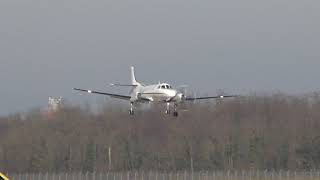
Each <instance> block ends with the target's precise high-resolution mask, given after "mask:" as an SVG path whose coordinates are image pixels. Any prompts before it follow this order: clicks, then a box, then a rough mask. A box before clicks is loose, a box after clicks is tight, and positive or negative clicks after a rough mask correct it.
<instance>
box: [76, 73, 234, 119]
mask: <svg viewBox="0 0 320 180" xmlns="http://www.w3.org/2000/svg"><path fill="white" fill-rule="evenodd" d="M110 85H111V86H125V87H131V90H130V93H129V95H128V96H127V95H120V94H112V93H105V92H100V91H94V90H86V89H79V88H73V89H74V90H76V91H83V92H87V93H90V94H100V95H106V96H110V97H112V98H117V99H124V100H127V101H129V102H130V105H131V106H130V110H129V113H130V115H133V114H134V104H136V103H146V102H147V103H150V102H154V103H166V105H167V108H166V111H165V113H166V114H170V112H171V111H170V105H171V104H173V107H174V108H173V110H174V111H173V115H174V116H178V111H177V106H178V104H179V103H182V102H184V101H194V100H199V99H223V98H227V97H236V96H230V95H229V96H224V95H220V96H206V97H186V95H185V94H184V93H182V92H180V91H179V90H177V89H174V88H173V87H172V86H171V85H170V84H168V83H160V82H159V83H158V84H153V85H144V84H142V83H139V82H138V81H136V78H135V73H134V67H131V84H110Z"/></svg>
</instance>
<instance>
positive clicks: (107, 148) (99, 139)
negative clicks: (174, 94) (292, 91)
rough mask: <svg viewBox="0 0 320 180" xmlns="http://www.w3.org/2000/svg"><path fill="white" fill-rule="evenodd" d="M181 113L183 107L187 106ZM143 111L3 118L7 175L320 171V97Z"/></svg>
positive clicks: (0, 148) (2, 163)
mask: <svg viewBox="0 0 320 180" xmlns="http://www.w3.org/2000/svg"><path fill="white" fill-rule="evenodd" d="M181 108H182V107H181ZM183 108H186V109H187V111H185V110H183V111H181V112H180V116H179V117H178V118H174V117H172V116H167V115H165V114H164V113H163V111H164V107H160V108H158V107H156V108H151V109H149V110H147V111H137V113H136V114H135V116H129V115H128V112H127V107H121V106H119V107H111V106H108V105H106V107H105V108H103V110H101V111H100V112H99V113H92V112H91V111H90V110H88V109H84V108H79V107H73V106H69V107H65V108H63V109H61V110H60V111H59V112H57V113H55V114H53V115H51V116H47V115H45V114H43V113H42V112H41V111H32V112H29V113H27V115H24V116H21V115H11V116H8V117H2V118H0V169H1V170H3V171H7V172H47V171H49V172H66V171H88V172H91V171H107V170H113V171H125V170H163V171H180V170H192V169H193V170H194V171H197V170H226V169H227V170H250V169H252V170H256V169H259V170H265V169H267V170H280V169H281V170H310V169H319V168H320V96H319V95H318V94H312V95H308V96H299V97H298V96H287V95H283V94H277V95H272V96H257V95H252V96H246V97H238V98H235V99H229V100H223V101H208V102H202V103H196V104H193V103H190V104H189V105H185V107H183Z"/></svg>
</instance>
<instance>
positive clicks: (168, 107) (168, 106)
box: [165, 103, 170, 114]
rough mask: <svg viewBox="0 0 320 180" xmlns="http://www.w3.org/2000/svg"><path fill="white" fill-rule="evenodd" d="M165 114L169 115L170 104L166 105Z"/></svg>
mask: <svg viewBox="0 0 320 180" xmlns="http://www.w3.org/2000/svg"><path fill="white" fill-rule="evenodd" d="M165 113H166V114H170V103H167V109H166V111H165Z"/></svg>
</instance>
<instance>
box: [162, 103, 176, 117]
mask: <svg viewBox="0 0 320 180" xmlns="http://www.w3.org/2000/svg"><path fill="white" fill-rule="evenodd" d="M177 106H178V105H177V104H174V111H173V116H174V117H178V111H177ZM165 113H166V114H170V103H167V109H166V111H165Z"/></svg>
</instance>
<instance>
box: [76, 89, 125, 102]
mask: <svg viewBox="0 0 320 180" xmlns="http://www.w3.org/2000/svg"><path fill="white" fill-rule="evenodd" d="M73 90H75V91H82V92H87V93H90V94H101V95H105V96H110V97H113V98H118V99H124V100H128V101H129V100H130V99H131V97H130V96H125V95H120V94H111V93H105V92H99V91H93V90H86V89H78V88H73Z"/></svg>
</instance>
